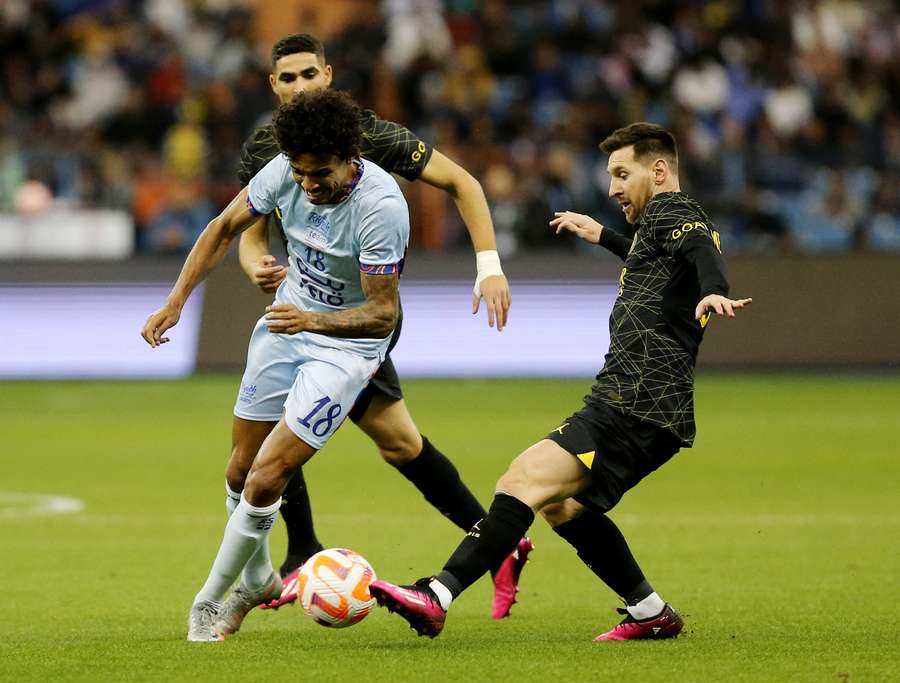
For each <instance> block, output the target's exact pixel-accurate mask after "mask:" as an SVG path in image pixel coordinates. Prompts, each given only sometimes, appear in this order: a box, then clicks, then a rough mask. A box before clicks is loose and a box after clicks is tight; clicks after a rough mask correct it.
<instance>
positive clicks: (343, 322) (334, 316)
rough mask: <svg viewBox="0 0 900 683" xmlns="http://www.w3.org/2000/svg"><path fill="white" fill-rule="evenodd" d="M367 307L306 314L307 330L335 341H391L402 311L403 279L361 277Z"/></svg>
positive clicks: (383, 276)
mask: <svg viewBox="0 0 900 683" xmlns="http://www.w3.org/2000/svg"><path fill="white" fill-rule="evenodd" d="M360 281H361V284H362V290H363V293H364V294H365V295H366V303H364V304H363V305H362V306H357V307H356V308H348V309H346V310H344V311H336V312H334V313H306V314H305V317H306V322H305V324H304V328H305V329H306V330H308V331H309V332H317V333H319V334H325V335H328V336H331V337H347V338H354V337H374V338H382V337H387V336H389V335H390V334H391V332H393V331H394V327H395V325H396V324H397V317H398V315H399V311H400V293H399V290H398V285H399V281H400V278H399V275H396V274H395V275H366V274H365V273H360Z"/></svg>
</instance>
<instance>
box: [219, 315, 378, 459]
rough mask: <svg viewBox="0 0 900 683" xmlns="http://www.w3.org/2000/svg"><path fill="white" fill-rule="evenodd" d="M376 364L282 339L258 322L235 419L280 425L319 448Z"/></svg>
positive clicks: (301, 338)
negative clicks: (277, 423) (278, 422)
mask: <svg viewBox="0 0 900 683" xmlns="http://www.w3.org/2000/svg"><path fill="white" fill-rule="evenodd" d="M380 362H381V361H380V358H378V357H373V358H369V357H366V356H362V355H360V354H357V353H354V352H353V351H350V350H347V349H346V348H334V347H328V346H323V345H320V344H317V343H312V342H310V341H309V340H308V339H307V335H302V334H301V335H281V334H273V333H271V332H269V331H268V328H266V326H265V324H264V323H263V322H262V321H260V323H257V325H256V328H254V330H253V335H252V337H251V338H250V348H249V351H248V353H247V368H246V370H245V371H244V376H243V378H242V379H241V388H240V390H239V391H238V397H237V401H236V402H235V406H234V414H235V415H237V416H238V417H241V418H244V419H245V420H256V421H263V422H275V421H277V420H279V419H281V416H282V410H283V414H284V419H285V422H286V423H287V426H288V427H289V428H290V429H291V431H292V432H294V434H296V435H297V437H298V438H300V439H301V440H302V441H304V442H306V443H308V444H309V445H310V446H312V447H313V448H316V449H320V448H322V446H324V445H325V443H326V442H327V441H328V439H329V438H330V437H331V435H332V434H334V432H335V431H337V428H338V427H339V426H340V425H341V422H343V421H344V418H345V417H346V416H347V413H349V412H350V409H351V408H352V407H353V404H354V402H355V401H356V398H357V396H359V393H360V392H361V391H362V390H363V388H364V387H365V386H366V384H367V383H368V381H369V379H370V378H371V377H372V375H373V374H374V373H375V371H376V370H377V369H378V365H379V364H380Z"/></svg>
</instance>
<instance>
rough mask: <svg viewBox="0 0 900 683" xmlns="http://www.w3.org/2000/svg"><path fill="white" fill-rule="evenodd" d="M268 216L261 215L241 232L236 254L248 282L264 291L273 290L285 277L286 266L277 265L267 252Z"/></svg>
mask: <svg viewBox="0 0 900 683" xmlns="http://www.w3.org/2000/svg"><path fill="white" fill-rule="evenodd" d="M267 225H268V218H267V217H265V216H262V217H261V218H260V219H259V220H258V221H256V223H254V224H253V225H251V226H250V227H249V228H247V229H246V230H245V231H244V232H242V233H241V239H240V241H239V242H238V256H239V258H240V261H241V268H242V269H243V271H244V272H245V273H246V274H247V277H248V278H250V282H252V283H253V284H254V285H256V286H257V287H259V288H260V289H261V290H262V291H264V292H274V291H275V290H276V289H278V285H280V284H281V282H282V280H284V278H285V277H287V271H288V269H287V266H282V265H279V264H278V262H277V261H276V259H275V257H274V256H272V254H270V253H269V235H268V230H267Z"/></svg>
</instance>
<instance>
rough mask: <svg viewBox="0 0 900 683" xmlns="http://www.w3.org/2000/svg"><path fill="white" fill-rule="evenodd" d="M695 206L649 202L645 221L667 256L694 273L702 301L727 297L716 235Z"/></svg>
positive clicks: (681, 203) (725, 280)
mask: <svg viewBox="0 0 900 683" xmlns="http://www.w3.org/2000/svg"><path fill="white" fill-rule="evenodd" d="M694 206H696V205H694ZM694 206H692V205H691V204H690V203H686V202H676V201H666V200H663V201H658V202H651V204H649V205H648V207H647V208H648V211H647V217H646V219H647V223H648V227H649V230H650V233H651V234H652V235H653V239H654V241H655V242H656V243H657V244H658V245H659V246H660V247H661V248H662V249H663V250H664V251H665V252H666V253H668V254H669V255H670V256H673V257H675V258H676V259H679V260H682V261H686V262H687V263H689V264H691V265H692V266H693V267H694V268H695V269H696V272H697V280H698V282H699V285H700V296H701V297H704V296H706V295H708V294H722V295H723V296H726V295H727V294H728V279H727V278H726V276H725V262H724V261H723V259H722V253H721V246H720V244H721V243H720V241H719V233H718V232H716V230H715V228H713V227H712V225H711V224H710V222H709V218H707V217H706V216H705V215H704V214H702V213H701V212H700V211H697V210H696V209H695V208H694Z"/></svg>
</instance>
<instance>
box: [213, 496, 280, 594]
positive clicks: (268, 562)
mask: <svg viewBox="0 0 900 683" xmlns="http://www.w3.org/2000/svg"><path fill="white" fill-rule="evenodd" d="M225 494H226V495H225V510H226V512H228V516H229V517H231V515H232V514H233V513H234V511H235V509H236V508H237V506H238V503H240V502H241V494H240V493H237V492H235V491H233V490H232V489H231V487H230V486H229V485H228V482H227V481H226V482H225ZM270 576H272V558H271V556H270V555H269V541H268V539H266V541H265V542H264V543H263V544H262V545H260V546H259V548H257V550H256V552H255V553H253V555H252V557H251V558H250V559H249V560H247V564H246V565H244V572H243V579H244V583H245V584H247V585H248V586H250V587H251V588H258V587H259V586H262V585H264V584H265V583H266V582H267V581H268V580H269V577H270Z"/></svg>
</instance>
